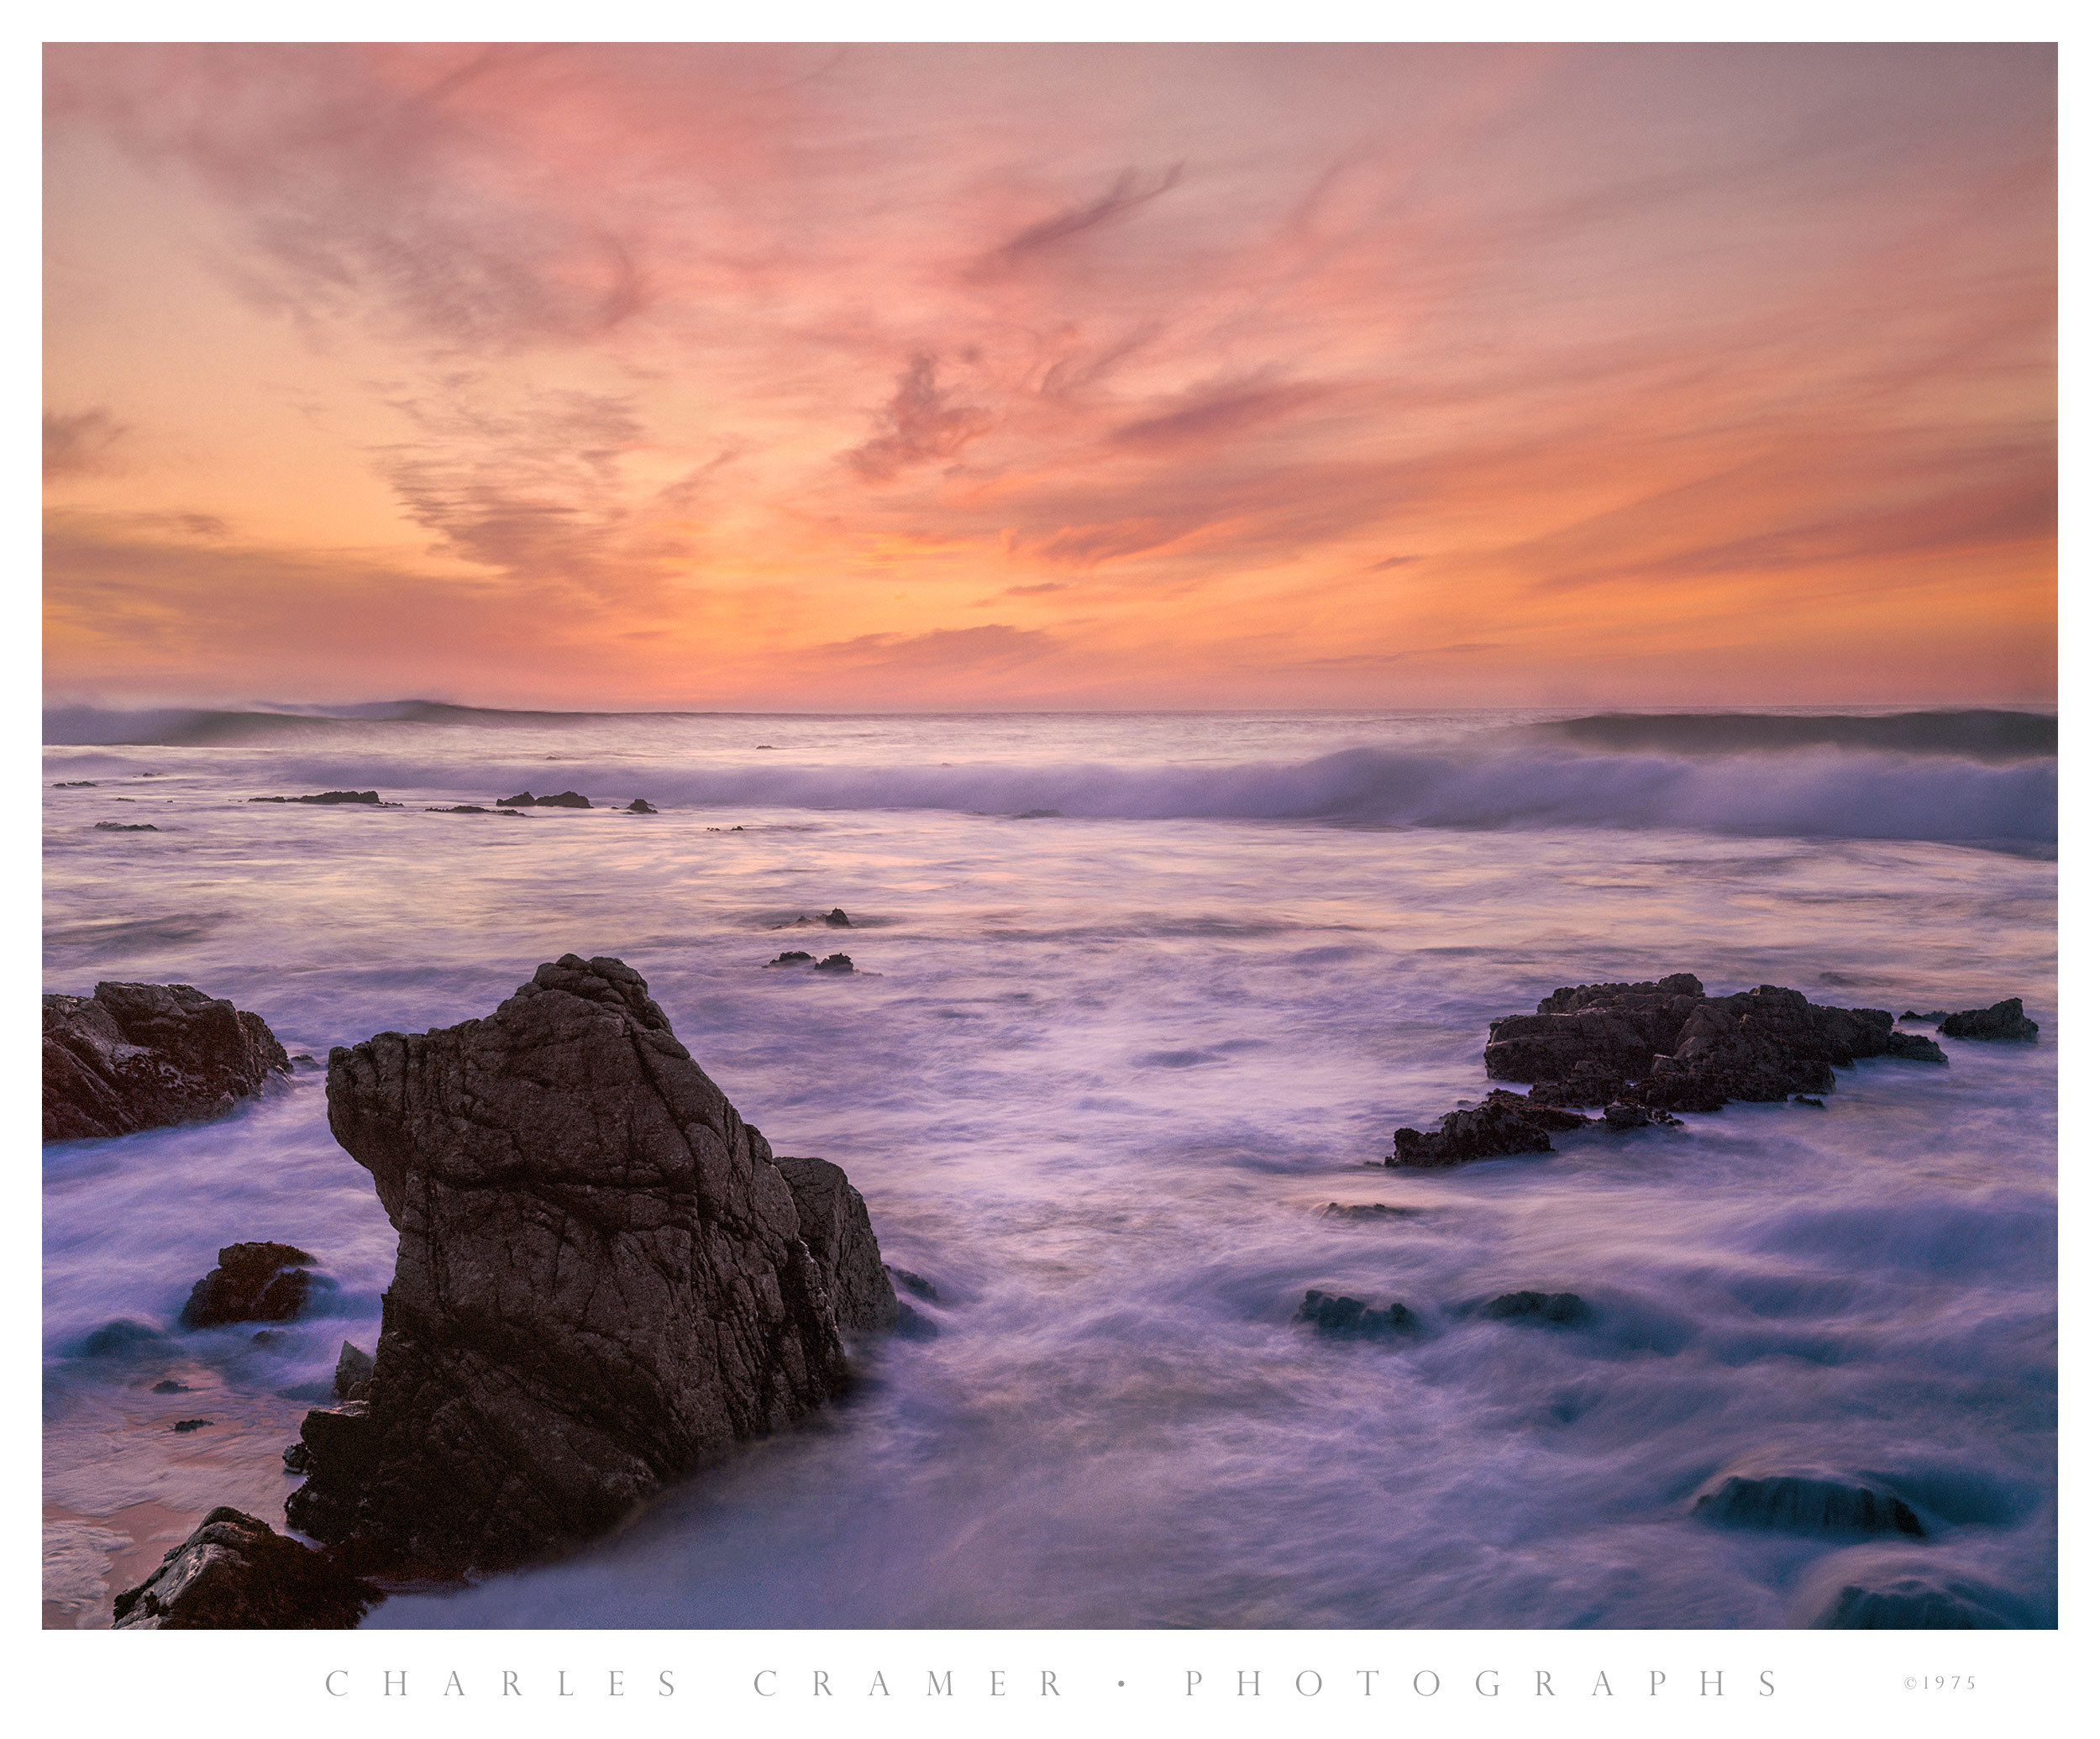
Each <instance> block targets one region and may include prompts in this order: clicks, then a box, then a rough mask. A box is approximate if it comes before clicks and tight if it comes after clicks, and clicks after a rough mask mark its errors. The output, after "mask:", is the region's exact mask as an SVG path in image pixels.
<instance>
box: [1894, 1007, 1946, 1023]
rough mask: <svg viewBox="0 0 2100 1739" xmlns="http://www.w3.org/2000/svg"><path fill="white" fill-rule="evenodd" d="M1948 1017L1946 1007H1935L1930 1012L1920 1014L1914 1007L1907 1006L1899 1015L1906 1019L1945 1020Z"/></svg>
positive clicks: (1899, 1017)
mask: <svg viewBox="0 0 2100 1739" xmlns="http://www.w3.org/2000/svg"><path fill="white" fill-rule="evenodd" d="M1946 1017H1947V1011H1946V1010H1945V1009H1944V1008H1935V1010H1933V1011H1932V1012H1931V1013H1930V1014H1919V1012H1918V1011H1917V1010H1916V1009H1914V1008H1907V1009H1905V1010H1904V1011H1903V1013H1902V1014H1901V1015H1900V1016H1898V1019H1900V1020H1905V1021H1944V1020H1945V1019H1946Z"/></svg>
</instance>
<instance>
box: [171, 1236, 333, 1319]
mask: <svg viewBox="0 0 2100 1739" xmlns="http://www.w3.org/2000/svg"><path fill="white" fill-rule="evenodd" d="M313 1259H314V1258H312V1257H311V1256H309V1255H308V1254H307V1253H306V1252H305V1251H304V1250H302V1249H299V1248H296V1247H295V1246H293V1245H291V1244H275V1243H253V1244H228V1245H227V1246H226V1248H224V1249H223V1250H221V1251H220V1252H219V1253H218V1267H217V1268H215V1269H213V1270H212V1271H211V1273H209V1274H207V1275H205V1276H204V1278H203V1279H201V1280H199V1281H198V1282H197V1285H195V1286H194V1287H193V1288H192V1290H191V1292H190V1301H189V1302H188V1303H187V1304H186V1305H184V1306H182V1326H183V1327H185V1328H210V1327H214V1326H216V1325H217V1324H219V1323H222V1322H289V1321H291V1319H292V1318H293V1317H294V1316H297V1315H298V1314H299V1312H300V1311H302V1310H303V1309H304V1308H305V1306H306V1302H307V1294H308V1293H309V1292H310V1291H311V1290H312V1285H313V1276H312V1274H309V1273H308V1272H307V1269H306V1268H305V1266H304V1264H307V1263H309V1262H312V1260H313Z"/></svg>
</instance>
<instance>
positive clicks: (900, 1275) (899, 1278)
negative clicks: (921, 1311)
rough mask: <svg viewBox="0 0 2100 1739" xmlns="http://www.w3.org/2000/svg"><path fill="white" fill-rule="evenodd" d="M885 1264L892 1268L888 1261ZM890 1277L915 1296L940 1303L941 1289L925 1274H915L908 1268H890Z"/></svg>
mask: <svg viewBox="0 0 2100 1739" xmlns="http://www.w3.org/2000/svg"><path fill="white" fill-rule="evenodd" d="M883 1266H884V1267H885V1268H890V1264H887V1263H885V1264H883ZM890 1279H893V1280H895V1282H896V1283H897V1284H898V1285H900V1286H901V1287H903V1288H904V1290H906V1292H909V1293H911V1294H912V1295H914V1296H915V1297H918V1298H923V1299H925V1300H927V1301H928V1302H929V1303H932V1304H938V1303H939V1302H940V1301H941V1295H940V1293H939V1291H938V1290H936V1288H935V1287H934V1285H933V1282H932V1281H931V1280H929V1279H927V1277H926V1276H925V1275H924V1274H913V1273H912V1272H911V1269H908V1268H890Z"/></svg>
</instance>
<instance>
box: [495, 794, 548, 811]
mask: <svg viewBox="0 0 2100 1739" xmlns="http://www.w3.org/2000/svg"><path fill="white" fill-rule="evenodd" d="M538 801H539V800H538V798H537V797H535V796H533V794H532V793H531V792H530V791H520V792H519V793H518V794H517V796H515V797H498V798H497V799H496V803H497V805H498V806H500V807H502V808H507V809H530V808H531V807H532V806H533V804H535V803H536V802H538Z"/></svg>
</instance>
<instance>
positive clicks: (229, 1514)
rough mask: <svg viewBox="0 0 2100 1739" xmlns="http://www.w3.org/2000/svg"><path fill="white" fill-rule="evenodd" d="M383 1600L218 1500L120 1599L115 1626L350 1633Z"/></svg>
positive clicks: (375, 1591) (364, 1585)
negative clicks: (153, 1570)
mask: <svg viewBox="0 0 2100 1739" xmlns="http://www.w3.org/2000/svg"><path fill="white" fill-rule="evenodd" d="M379 1598H380V1595H379V1590H378V1589H375V1588H374V1587H373V1586H372V1585H371V1584H370V1583H367V1582H361V1581H360V1580H358V1579H357V1578H355V1577H354V1576H351V1575H349V1574H346V1573H345V1572H344V1571H342V1570H340V1569H339V1568H336V1567H335V1565H333V1564H332V1563H329V1562H328V1559H327V1558H324V1557H323V1555H322V1554H321V1553H319V1552H316V1551H315V1550H314V1549H313V1548H312V1547H310V1546H302V1545H301V1544H300V1543H299V1542H297V1540H288V1539H286V1537H284V1536H283V1535H282V1534H281V1533H277V1532H276V1531H274V1530H272V1529H271V1528H270V1526H269V1525H268V1524H267V1523H265V1522H261V1521H257V1520H256V1519H255V1517H254V1516H248V1515H244V1514H243V1513H242V1512H241V1511H240V1510H234V1509H228V1508H227V1507H225V1506H224V1505H221V1506H220V1507H219V1508H218V1509H216V1510H213V1511H212V1513H211V1514H210V1515H208V1516H206V1517H205V1518H204V1520H203V1521H201V1522H199V1523H198V1524H197V1528H196V1530H195V1531H193V1532H192V1534H191V1535H190V1537H189V1538H188V1539H186V1540H185V1541H184V1542H182V1543H181V1545H180V1546H177V1547H176V1548H175V1549H174V1550H173V1551H172V1552H169V1553H168V1555H167V1556H166V1557H165V1558H162V1559H161V1560H160V1568H158V1569H156V1570H155V1572H154V1573H153V1574H151V1575H150V1576H149V1577H147V1578H146V1579H145V1580H144V1582H142V1583H140V1584H139V1585H138V1586H137V1587H136V1588H129V1589H125V1590H124V1591H123V1593H122V1594H120V1595H118V1596H117V1600H116V1605H115V1613H114V1622H113V1625H112V1626H111V1628H112V1629H114V1630H119V1631H328V1630H349V1629H350V1628H352V1627H353V1626H355V1625H356V1623H357V1621H359V1620H360V1618H362V1617H363V1616H365V1610H366V1609H367V1608H368V1607H370V1606H371V1605H375V1603H376V1602H377V1601H378V1600H379Z"/></svg>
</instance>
